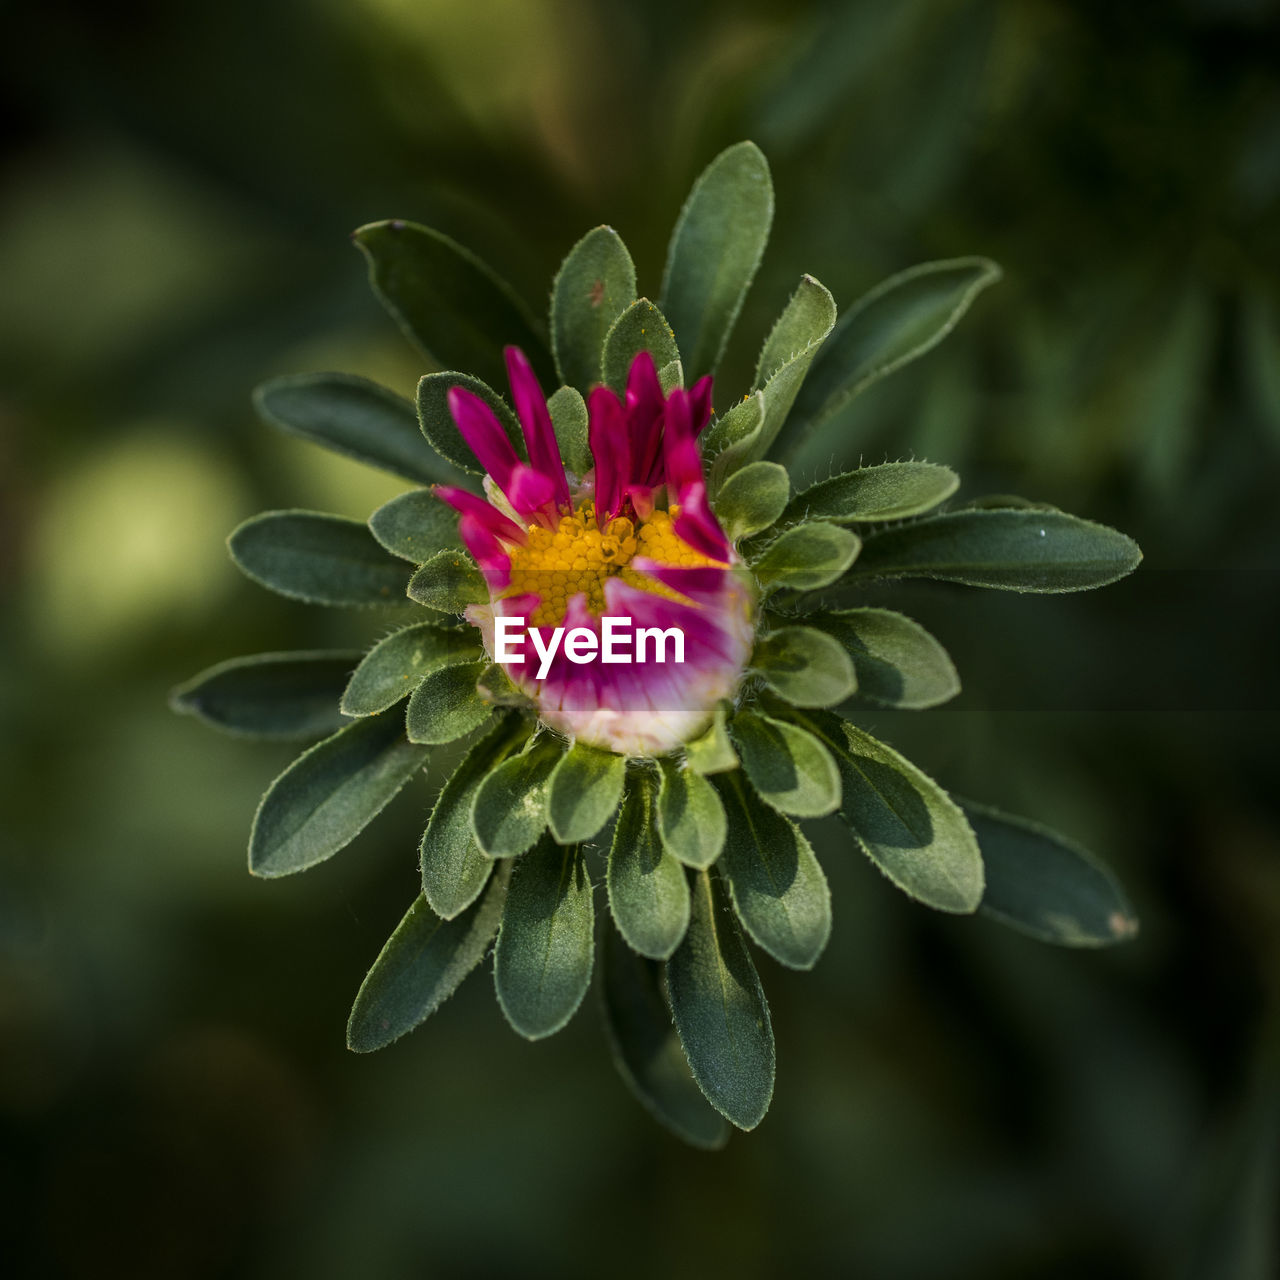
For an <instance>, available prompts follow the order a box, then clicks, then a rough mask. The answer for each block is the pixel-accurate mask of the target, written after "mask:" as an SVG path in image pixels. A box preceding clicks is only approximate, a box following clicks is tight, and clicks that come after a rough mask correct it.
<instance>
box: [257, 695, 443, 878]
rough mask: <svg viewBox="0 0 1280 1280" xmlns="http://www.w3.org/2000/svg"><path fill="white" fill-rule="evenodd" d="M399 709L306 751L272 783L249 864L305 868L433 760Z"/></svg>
mask: <svg viewBox="0 0 1280 1280" xmlns="http://www.w3.org/2000/svg"><path fill="white" fill-rule="evenodd" d="M426 758H427V753H426V750H425V749H424V748H423V747H421V746H416V745H414V744H413V743H411V742H406V741H405V735H404V724H403V722H402V720H401V718H400V716H399V715H398V714H396V713H395V712H394V711H388V712H383V714H382V715H380V716H371V717H369V718H368V719H367V720H357V721H356V722H355V724H351V725H348V726H347V727H346V728H345V729H340V730H339V731H338V732H337V733H335V734H334V735H333V736H332V737H330V738H326V739H325V740H324V741H323V742H319V743H317V744H316V745H315V746H314V747H311V748H310V749H309V750H307V751H304V752H303V753H302V755H300V756H299V757H298V759H297V760H295V761H294V762H293V764H291V765H290V766H289V767H288V768H287V769H286V770H285V771H284V772H283V773H282V774H281V775H280V776H279V777H278V778H277V779H276V780H275V781H274V782H273V783H272V784H271V786H270V787H269V788H268V790H267V793H266V795H264V796H263V797H262V803H261V804H260V805H259V806H258V812H257V813H256V814H255V815H254V818H253V830H252V832H251V833H250V835H249V870H250V871H252V872H253V874H254V875H258V876H265V877H269V878H273V877H275V876H287V875H292V874H293V873H294V872H295V871H305V870H306V869H307V868H308V867H313V866H315V864H316V863H317V862H323V861H324V860H325V859H326V858H328V857H331V856H332V855H333V854H335V853H337V852H338V850H339V849H342V848H344V847H345V846H346V845H348V844H350V843H351V841H352V840H354V839H355V837H356V836H358V835H359V834H360V832H361V831H363V830H364V829H365V827H366V826H368V824H369V823H370V822H371V821H372V820H373V819H374V818H375V817H376V816H377V815H378V814H379V813H380V812H381V811H382V809H383V808H384V807H385V806H386V805H387V804H388V803H389V802H390V800H391V799H392V797H393V796H394V795H395V794H396V792H397V791H399V790H400V788H401V787H403V786H404V784H405V783H406V782H408V781H409V779H410V778H411V777H412V776H413V775H414V774H415V773H416V772H417V771H418V770H419V769H420V768H421V767H422V766H423V765H424V764H425V763H426Z"/></svg>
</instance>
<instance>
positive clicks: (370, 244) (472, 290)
mask: <svg viewBox="0 0 1280 1280" xmlns="http://www.w3.org/2000/svg"><path fill="white" fill-rule="evenodd" d="M353 239H354V240H355V242H356V245H357V247H358V248H359V249H360V251H361V252H362V253H363V254H364V255H365V257H366V258H367V259H368V262H369V282H370V284H372V286H373V291H374V293H375V294H377V296H378V298H379V299H380V300H381V302H382V304H383V306H385V307H386V308H387V310H388V311H389V312H390V313H391V315H392V316H393V317H394V318H395V320H396V323H397V324H399V326H400V327H401V329H403V330H404V333H405V336H406V337H407V338H409V339H410V340H411V341H412V342H413V343H414V345H415V346H417V348H418V349H419V350H420V351H421V352H422V353H423V355H425V356H427V357H428V358H429V359H431V360H434V361H435V362H436V363H437V364H438V365H440V367H441V368H444V369H451V368H452V369H467V370H470V371H472V372H474V373H475V374H476V376H477V377H479V378H482V379H484V380H485V381H486V382H497V381H498V380H500V379H501V378H502V376H503V365H502V348H503V347H504V346H507V345H508V344H513V345H515V346H517V347H522V348H523V349H524V351H525V354H526V355H528V357H529V359H530V360H532V361H533V365H534V368H535V369H537V370H538V372H539V374H540V375H541V376H542V377H543V378H545V379H546V380H547V381H550V380H551V359H550V354H549V353H548V351H547V348H546V344H545V342H544V341H543V339H542V337H541V335H540V334H539V333H538V331H537V326H536V325H535V323H534V322H533V320H532V318H531V317H530V315H529V313H528V311H527V310H526V309H525V307H524V306H523V304H522V303H521V302H520V301H519V300H518V299H517V298H516V296H515V294H514V293H513V292H512V290H511V287H510V286H509V285H508V284H507V283H506V282H505V281H504V280H502V279H500V278H499V277H498V276H497V275H496V274H495V273H494V272H493V271H492V270H491V269H490V268H489V267H488V266H486V265H485V264H484V263H483V262H481V261H480V259H479V258H477V257H476V256H475V255H474V254H473V253H471V252H470V250H468V249H464V248H463V247H462V246H461V245H460V244H457V243H456V242H455V241H453V240H451V239H449V237H448V236H446V235H442V234H441V233H440V232H439V231H433V230H432V229H431V228H430V227H423V226H419V225H418V224H417V223H414V222H402V221H400V220H398V219H396V220H393V221H389V222H371V223H369V224H368V225H366V226H363V227H360V228H359V229H358V230H357V231H356V232H355V233H354V236H353Z"/></svg>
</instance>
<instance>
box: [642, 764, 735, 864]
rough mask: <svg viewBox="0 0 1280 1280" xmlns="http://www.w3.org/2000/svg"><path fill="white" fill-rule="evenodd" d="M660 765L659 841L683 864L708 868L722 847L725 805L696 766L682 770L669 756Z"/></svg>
mask: <svg viewBox="0 0 1280 1280" xmlns="http://www.w3.org/2000/svg"><path fill="white" fill-rule="evenodd" d="M730 750H731V751H732V747H731V748H730ZM734 764H735V765H736V764H737V757H736V756H734ZM659 765H660V767H661V769H662V787H661V789H660V790H659V792H658V834H659V836H660V837H661V839H662V843H663V845H665V846H666V848H667V849H668V850H669V851H670V852H671V853H672V854H674V855H675V857H677V858H678V859H679V860H680V861H681V862H683V863H684V864H685V866H687V867H694V868H697V869H699V870H701V869H702V868H704V867H709V866H710V865H711V864H712V863H713V862H714V861H715V860H716V859H717V858H718V857H719V856H720V850H721V849H723V848H724V834H725V816H724V805H722V804H721V803H720V797H719V796H718V795H717V794H716V789H715V788H714V787H713V786H712V785H711V783H709V782H708V781H707V780H706V778H704V777H703V776H702V775H701V774H700V773H698V772H697V771H696V770H695V769H693V768H687V769H682V768H681V767H680V766H679V765H678V764H676V762H675V761H674V760H670V759H667V760H661V761H659Z"/></svg>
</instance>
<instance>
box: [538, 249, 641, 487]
mask: <svg viewBox="0 0 1280 1280" xmlns="http://www.w3.org/2000/svg"><path fill="white" fill-rule="evenodd" d="M635 300H636V269H635V267H634V266H633V265H632V263H631V255H630V254H629V253H628V252H627V246H626V245H625V244H623V243H622V237H621V236H619V235H618V233H617V232H616V231H615V230H614V229H613V228H612V227H596V228H594V229H593V230H591V231H588V232H587V234H586V235H585V236H583V237H582V239H581V240H579V241H578V243H577V244H575V245H574V246H573V248H572V249H570V250H569V256H568V257H567V258H565V260H564V262H563V263H562V264H561V266H560V270H559V272H558V273H557V275H556V280H555V284H554V285H553V286H552V289H551V345H552V347H553V349H554V351H555V357H556V368H557V369H559V371H560V380H561V381H562V382H565V383H568V385H569V386H570V387H578V388H579V389H580V390H586V389H587V388H588V387H590V386H592V385H594V384H595V383H597V382H599V381H600V368H601V366H600V357H601V353H602V352H603V350H604V340H605V335H606V334H607V333H608V332H609V329H610V326H611V325H612V324H613V322H614V321H615V320H616V319H617V318H618V317H619V316H620V315H621V314H622V313H623V312H624V311H625V310H626V309H627V308H628V307H629V306H630V305H631V304H632V303H633V302H634V301H635ZM566 461H567V459H566ZM573 469H574V470H575V471H577V472H578V474H579V475H581V474H582V472H583V471H584V470H586V468H578V467H574V468H573Z"/></svg>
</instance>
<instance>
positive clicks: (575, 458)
mask: <svg viewBox="0 0 1280 1280" xmlns="http://www.w3.org/2000/svg"><path fill="white" fill-rule="evenodd" d="M547 409H548V410H549V411H550V413H551V425H552V427H554V428H555V433H556V444H557V445H559V447H560V458H561V460H562V461H563V462H564V465H565V466H566V467H567V468H568V469H569V470H570V471H572V472H573V474H574V475H576V476H578V477H579V478H581V477H582V476H584V475H586V474H587V472H588V471H590V470H591V468H592V467H593V466H595V459H594V458H593V457H592V456H591V449H590V447H589V445H588V444H587V421H588V415H587V402H586V401H585V400H584V399H583V398H582V396H581V395H580V394H579V392H578V391H577V390H575V389H574V388H573V387H561V388H560V390H559V391H557V392H556V393H555V394H554V395H553V396H552V397H551V398H550V399H549V400H548V401H547Z"/></svg>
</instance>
